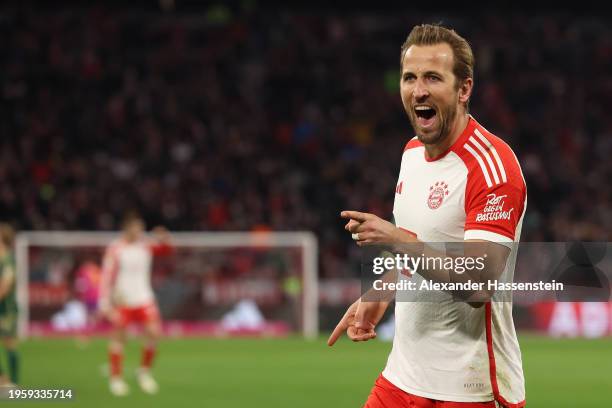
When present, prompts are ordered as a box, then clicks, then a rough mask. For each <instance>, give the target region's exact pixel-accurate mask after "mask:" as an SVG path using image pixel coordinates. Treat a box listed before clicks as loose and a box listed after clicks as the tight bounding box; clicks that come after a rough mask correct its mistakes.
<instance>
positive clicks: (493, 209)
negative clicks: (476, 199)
mask: <svg viewBox="0 0 612 408" xmlns="http://www.w3.org/2000/svg"><path fill="white" fill-rule="evenodd" d="M506 197H507V195H505V194H504V195H500V196H498V195H496V194H495V193H491V194H488V195H487V203H486V204H485V206H484V208H483V209H482V212H481V213H479V214H478V215H476V222H483V221H497V220H509V219H510V216H511V215H512V211H514V208H510V209H504V204H505V203H504V199H505V198H506Z"/></svg>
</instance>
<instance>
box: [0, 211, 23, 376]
mask: <svg viewBox="0 0 612 408" xmlns="http://www.w3.org/2000/svg"><path fill="white" fill-rule="evenodd" d="M14 236H15V231H14V230H13V228H12V227H11V226H10V225H8V224H4V223H1V224H0V337H2V343H3V345H4V348H5V349H6V356H7V362H8V372H9V380H10V382H9V381H7V379H6V377H5V375H4V372H3V370H2V366H0V376H2V385H5V386H6V385H8V386H14V385H16V384H17V381H18V373H19V355H18V353H17V300H16V298H15V261H14V260H13V255H12V249H13V238H14Z"/></svg>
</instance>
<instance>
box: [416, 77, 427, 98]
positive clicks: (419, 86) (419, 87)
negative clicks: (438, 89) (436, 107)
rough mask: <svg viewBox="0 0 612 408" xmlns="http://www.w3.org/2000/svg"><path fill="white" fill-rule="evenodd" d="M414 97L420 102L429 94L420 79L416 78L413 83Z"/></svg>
mask: <svg viewBox="0 0 612 408" xmlns="http://www.w3.org/2000/svg"><path fill="white" fill-rule="evenodd" d="M413 95H414V98H415V99H416V100H417V102H421V101H422V100H423V99H426V98H427V97H428V96H429V90H428V89H427V87H426V86H425V84H424V83H423V81H421V80H417V81H416V83H415V85H414V92H413Z"/></svg>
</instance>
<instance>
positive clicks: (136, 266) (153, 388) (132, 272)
mask: <svg viewBox="0 0 612 408" xmlns="http://www.w3.org/2000/svg"><path fill="white" fill-rule="evenodd" d="M144 230H145V224H144V221H143V220H142V218H141V217H140V216H139V215H136V214H130V215H128V216H127V217H126V218H125V220H124V222H123V231H122V234H121V237H120V238H119V239H117V240H116V241H114V242H112V243H111V244H110V245H109V246H108V248H107V249H106V253H105V255H104V261H103V266H102V267H103V269H102V279H101V281H102V282H101V288H100V300H99V308H100V311H101V313H102V314H103V315H104V316H106V317H107V318H108V319H109V321H110V322H111V323H112V324H113V334H112V337H111V341H110V345H109V360H110V383H109V386H110V391H111V393H112V394H113V395H116V396H123V395H127V394H128V392H129V387H128V385H127V383H126V382H125V381H124V380H123V376H122V363H123V350H124V345H125V341H126V328H127V326H128V325H130V324H132V323H135V324H140V325H142V327H143V329H144V345H143V350H142V359H141V365H140V368H139V369H138V372H137V379H138V384H139V385H140V388H141V389H142V390H143V391H144V392H146V393H149V394H154V393H156V392H157V391H158V389H159V387H158V384H157V382H156V381H155V379H154V378H153V376H152V375H151V371H150V370H151V366H152V363H153V359H154V357H155V350H156V343H157V339H158V337H159V335H160V332H161V320H160V315H159V311H158V308H157V303H156V301H155V295H154V293H153V288H152V287H151V266H152V262H153V256H154V255H162V254H168V253H169V252H170V251H171V250H172V249H171V246H170V244H169V234H168V232H167V231H166V230H165V229H164V228H163V227H156V228H155V229H154V230H153V234H154V237H155V242H151V241H149V240H148V239H146V238H145V237H144Z"/></svg>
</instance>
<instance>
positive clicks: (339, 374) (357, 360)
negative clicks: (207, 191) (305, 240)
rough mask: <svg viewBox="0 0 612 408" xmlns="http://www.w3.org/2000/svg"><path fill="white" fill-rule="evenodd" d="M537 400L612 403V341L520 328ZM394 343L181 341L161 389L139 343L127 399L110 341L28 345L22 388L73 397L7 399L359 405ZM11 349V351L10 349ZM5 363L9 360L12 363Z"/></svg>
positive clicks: (91, 404) (163, 357)
mask: <svg viewBox="0 0 612 408" xmlns="http://www.w3.org/2000/svg"><path fill="white" fill-rule="evenodd" d="M520 343H521V349H522V351H523V363H524V369H525V376H526V381H527V406H528V407H572V408H574V407H581V408H587V407H598V408H599V407H609V406H612V405H611V404H612V402H610V401H611V400H612V341H611V340H610V339H606V340H578V339H562V340H553V339H548V338H543V337H535V336H525V335H523V336H521V337H520ZM390 347H391V345H390V344H389V343H383V342H379V341H371V342H368V343H357V344H353V343H351V342H349V341H347V340H346V339H344V340H342V341H340V342H338V344H336V345H335V346H334V347H333V348H328V347H327V346H326V345H325V341H324V339H321V340H319V341H304V340H302V339H299V338H288V339H214V340H213V339H180V340H173V339H167V340H163V341H162V342H161V344H160V346H159V353H158V360H157V361H156V366H155V370H154V373H155V377H156V378H157V379H158V381H159V383H160V393H159V394H157V395H155V396H149V395H145V394H143V393H142V392H141V391H140V390H139V389H138V387H137V384H136V381H135V378H134V371H135V369H136V367H137V366H138V362H139V359H140V347H139V344H138V342H136V341H135V340H134V341H131V342H130V344H129V346H128V349H127V353H126V361H125V369H124V371H125V374H126V379H127V381H128V383H129V384H130V386H131V393H130V395H129V396H127V397H123V398H115V397H112V396H111V395H110V394H109V392H108V389H107V377H106V376H105V375H106V372H107V367H106V341H105V340H103V339H94V340H92V341H91V342H90V343H89V344H87V345H86V346H84V347H83V346H81V347H79V346H77V344H76V342H75V341H74V340H72V339H61V340H58V339H39V340H28V341H26V342H24V343H23V344H21V347H20V349H21V354H22V374H21V379H22V381H21V382H22V387H23V388H57V387H63V388H72V389H73V390H74V396H75V399H74V401H70V402H41V401H37V402H25V401H20V402H7V401H0V408H1V407H2V406H7V407H8V406H15V407H23V408H26V407H37V408H41V407H44V406H49V407H60V406H62V407H63V406H66V407H72V408H80V407H87V408H95V407H110V406H112V407H117V408H120V407H130V408H139V407H171V408H178V407H190V406H197V407H224V408H225V407H227V408H234V407H235V408H244V407H283V408H286V407H291V408H301V407H304V408H312V407H333V408H342V407H347V408H348V407H351V408H352V407H360V406H361V405H362V404H363V402H364V401H365V398H366V396H367V395H368V393H369V391H370V388H371V387H372V384H373V382H374V380H375V378H376V377H377V375H378V374H379V372H380V371H381V370H382V368H383V367H384V364H385V362H386V358H387V354H388V352H389V349H390ZM2 354H4V353H2ZM3 367H6V363H5V362H3Z"/></svg>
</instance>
